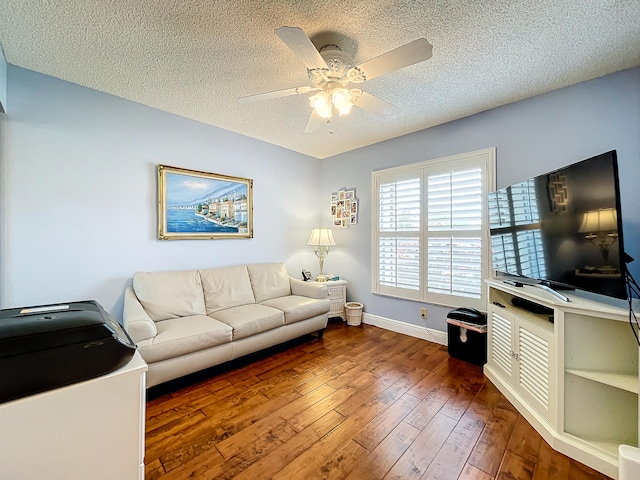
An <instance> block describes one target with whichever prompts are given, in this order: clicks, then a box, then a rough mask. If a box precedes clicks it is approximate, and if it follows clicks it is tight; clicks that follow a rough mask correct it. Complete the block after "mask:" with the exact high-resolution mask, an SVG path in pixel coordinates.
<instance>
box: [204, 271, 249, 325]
mask: <svg viewBox="0 0 640 480" xmlns="http://www.w3.org/2000/svg"><path fill="white" fill-rule="evenodd" d="M200 278H201V279H202V289H203V291H204V304H205V306H206V309H207V315H210V314H211V313H213V312H217V311H218V310H223V309H225V308H230V307H237V306H239V305H247V304H249V303H256V300H255V298H254V297H253V290H251V281H250V280H249V273H248V272H247V267H246V266H245V265H237V266H233V267H222V268H211V269H208V270H200Z"/></svg>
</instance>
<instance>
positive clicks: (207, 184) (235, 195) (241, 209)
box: [158, 165, 253, 240]
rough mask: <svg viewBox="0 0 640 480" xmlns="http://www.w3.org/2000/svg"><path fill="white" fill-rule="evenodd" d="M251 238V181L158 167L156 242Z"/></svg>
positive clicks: (182, 169) (183, 169) (169, 167)
mask: <svg viewBox="0 0 640 480" xmlns="http://www.w3.org/2000/svg"><path fill="white" fill-rule="evenodd" d="M219 238H253V180H252V179H250V178H241V177H232V176H229V175H220V174H217V173H208V172H200V171H197V170H188V169H186V168H179V167H171V166H169V165H158V239H159V240H213V239H219Z"/></svg>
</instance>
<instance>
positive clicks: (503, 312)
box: [484, 279, 640, 478]
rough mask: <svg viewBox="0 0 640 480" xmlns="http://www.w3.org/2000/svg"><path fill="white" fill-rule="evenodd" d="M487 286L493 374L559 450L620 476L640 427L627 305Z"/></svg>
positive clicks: (489, 375) (489, 364)
mask: <svg viewBox="0 0 640 480" xmlns="http://www.w3.org/2000/svg"><path fill="white" fill-rule="evenodd" d="M486 283H487V287H488V295H489V296H488V299H489V305H488V312H487V313H488V315H487V316H488V338H487V340H488V361H487V364H486V366H485V367H484V373H485V375H486V376H487V378H489V380H491V381H492V382H493V383H494V384H495V385H496V387H497V388H498V389H499V390H500V391H501V392H502V393H503V394H504V395H505V396H506V397H507V398H508V399H509V401H511V402H512V403H513V405H514V406H515V407H516V408H517V409H518V411H519V412H520V413H521V414H522V415H523V416H524V417H525V418H526V419H527V420H528V421H529V422H530V423H531V425H533V427H534V428H535V429H536V430H537V431H538V432H539V433H540V435H542V437H543V438H544V439H545V440H546V441H547V442H548V443H549V445H551V446H552V447H553V448H554V449H556V450H558V451H559V452H561V453H563V454H565V455H567V456H569V457H571V458H574V459H575V460H578V461H579V462H582V463H584V464H586V465H588V466H590V467H592V468H594V469H596V470H598V471H599V472H601V473H604V474H605V475H608V476H610V477H613V478H617V477H618V446H619V445H621V444H624V445H631V446H634V447H637V446H638V431H639V424H638V393H639V386H638V344H637V342H636V338H635V336H634V335H633V332H632V330H631V327H630V325H629V321H628V315H629V311H628V306H627V304H626V302H625V301H622V300H616V299H610V298H607V297H603V296H600V295H593V294H589V293H587V292H578V291H576V292H563V293H564V294H565V295H566V297H567V298H568V300H569V301H563V300H561V299H560V298H558V297H557V296H555V295H553V294H551V293H550V292H547V291H545V290H543V289H539V288H534V287H533V286H530V285H523V286H520V287H518V286H514V285H508V284H506V283H503V282H502V281H501V280H499V279H491V280H487V281H486ZM514 298H516V299H524V300H525V301H530V302H533V303H534V306H538V307H541V308H539V309H536V308H533V310H535V311H531V310H532V309H531V308H524V307H522V306H519V305H514V304H513V303H512V302H513V299H514ZM516 303H519V302H518V301H517V300H516ZM637 307H638V305H637V304H636V305H634V308H635V310H636V311H640V308H637Z"/></svg>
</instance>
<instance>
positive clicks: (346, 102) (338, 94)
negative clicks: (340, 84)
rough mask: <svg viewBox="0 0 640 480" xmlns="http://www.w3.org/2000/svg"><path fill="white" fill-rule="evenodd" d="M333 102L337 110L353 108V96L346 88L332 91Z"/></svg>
mask: <svg viewBox="0 0 640 480" xmlns="http://www.w3.org/2000/svg"><path fill="white" fill-rule="evenodd" d="M331 102H332V103H333V106H334V107H336V110H340V109H341V108H344V107H346V106H351V94H350V93H349V90H347V89H346V88H334V89H333V90H332V91H331Z"/></svg>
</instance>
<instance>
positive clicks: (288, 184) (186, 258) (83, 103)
mask: <svg viewBox="0 0 640 480" xmlns="http://www.w3.org/2000/svg"><path fill="white" fill-rule="evenodd" d="M8 103H9V105H10V109H9V113H8V114H7V115H4V118H3V116H2V115H0V133H4V135H3V139H2V143H0V161H1V162H2V165H1V167H2V170H3V174H2V176H1V177H0V182H1V183H0V195H1V196H0V203H1V205H2V207H1V208H2V210H1V211H0V215H1V216H0V218H1V219H2V227H1V228H2V230H1V235H2V237H1V242H0V249H1V250H0V256H1V259H2V262H1V264H0V266H1V271H0V288H1V292H0V307H1V308H11V307H18V306H26V305H38V304H49V303H53V302H68V301H73V300H85V299H95V300H97V301H99V302H100V303H101V304H102V305H103V306H104V307H105V308H106V309H107V310H108V311H110V312H111V313H112V314H113V315H114V316H115V317H116V318H118V319H120V318H121V317H122V294H123V291H124V288H125V286H126V285H127V284H130V281H131V277H132V275H133V273H134V272H136V271H138V270H142V271H157V270H170V269H175V270H179V269H189V268H196V267H213V266H220V265H232V264H239V263H249V262H271V261H284V262H286V264H287V267H288V268H289V271H290V273H291V274H292V275H296V276H299V271H300V269H301V268H302V266H306V265H309V264H310V263H311V262H316V263H317V260H316V258H315V256H314V255H313V253H312V251H311V249H310V248H309V247H306V243H307V240H308V237H309V233H310V230H311V228H312V227H314V226H317V223H318V220H319V210H318V200H319V196H318V191H319V184H318V180H317V179H318V176H319V173H320V161H319V160H316V159H313V158H310V157H307V156H304V155H301V154H298V153H295V152H291V151H288V150H285V149H282V148H279V147H275V146H272V145H269V144H266V143H264V142H260V141H257V140H253V139H250V138H247V137H244V136H241V135H237V134H235V133H231V132H228V131H225V130H221V129H218V128H214V127H210V126H207V125H204V124H201V123H198V122H194V121H191V120H187V119H185V118H182V117H179V116H175V115H170V114H167V113H164V112H161V111H158V110H155V109H152V108H148V107H145V106H142V105H139V104H136V103H133V102H129V101H126V100H122V99H119V98H116V97H113V96H110V95H106V94H103V93H99V92H96V91H94V90H90V89H87V88H84V87H81V86H78V85H74V84H71V83H68V82H64V81H62V80H58V79H54V78H51V77H48V76H45V75H40V74H37V73H34V72H31V71H28V70H25V69H21V68H18V67H14V66H11V65H10V66H9V69H8ZM157 164H166V165H172V166H177V167H183V168H190V169H194V170H201V171H207V172H215V173H221V174H226V175H233V176H238V177H246V178H252V179H253V180H254V238H253V239H231V240H228V239H225V240H172V241H159V240H157V239H156V235H157V213H156V198H157V195H156V165H157Z"/></svg>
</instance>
